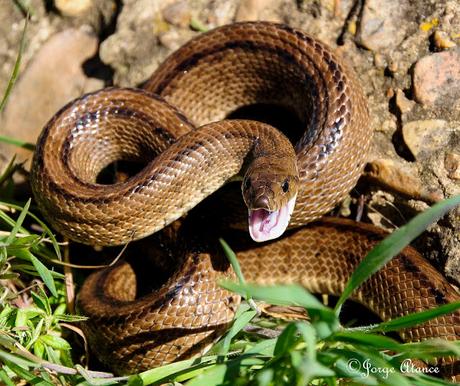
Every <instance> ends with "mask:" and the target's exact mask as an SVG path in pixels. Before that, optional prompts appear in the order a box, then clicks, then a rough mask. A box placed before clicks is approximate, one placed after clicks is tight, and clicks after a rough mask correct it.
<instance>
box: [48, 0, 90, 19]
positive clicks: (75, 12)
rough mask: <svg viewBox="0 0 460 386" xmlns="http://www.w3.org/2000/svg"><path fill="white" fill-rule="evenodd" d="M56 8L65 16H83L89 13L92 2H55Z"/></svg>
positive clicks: (63, 0) (66, 0) (85, 0)
mask: <svg viewBox="0 0 460 386" xmlns="http://www.w3.org/2000/svg"><path fill="white" fill-rule="evenodd" d="M54 6H55V7H56V9H57V10H58V11H59V12H60V13H61V14H63V15H64V16H70V17H75V16H81V15H84V14H85V13H86V12H88V11H89V10H90V9H91V8H92V6H93V2H92V0H54Z"/></svg>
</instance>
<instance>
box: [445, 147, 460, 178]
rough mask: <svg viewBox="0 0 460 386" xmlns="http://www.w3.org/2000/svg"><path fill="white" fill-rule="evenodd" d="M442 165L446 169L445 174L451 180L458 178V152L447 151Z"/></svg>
mask: <svg viewBox="0 0 460 386" xmlns="http://www.w3.org/2000/svg"><path fill="white" fill-rule="evenodd" d="M444 167H445V169H446V170H447V176H448V177H449V178H451V179H453V180H460V154H459V153H453V152H452V153H447V154H446V156H445V158H444Z"/></svg>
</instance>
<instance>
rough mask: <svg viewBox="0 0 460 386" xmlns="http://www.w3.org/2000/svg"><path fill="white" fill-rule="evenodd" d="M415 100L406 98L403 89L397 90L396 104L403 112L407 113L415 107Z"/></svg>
mask: <svg viewBox="0 0 460 386" xmlns="http://www.w3.org/2000/svg"><path fill="white" fill-rule="evenodd" d="M414 105H415V102H414V101H411V100H409V99H407V98H406V96H405V95H404V92H403V91H402V90H401V89H399V88H398V89H397V90H396V106H397V107H398V109H399V111H400V112H401V114H406V113H408V112H410V111H411V110H412V109H413V108H414Z"/></svg>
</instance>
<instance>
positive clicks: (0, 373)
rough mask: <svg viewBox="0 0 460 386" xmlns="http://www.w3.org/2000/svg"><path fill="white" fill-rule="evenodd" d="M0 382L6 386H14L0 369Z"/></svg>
mask: <svg viewBox="0 0 460 386" xmlns="http://www.w3.org/2000/svg"><path fill="white" fill-rule="evenodd" d="M0 380H1V381H3V383H4V384H5V385H6V386H15V385H14V383H13V381H12V380H11V379H10V377H9V376H8V374H7V373H6V371H5V370H3V369H0Z"/></svg>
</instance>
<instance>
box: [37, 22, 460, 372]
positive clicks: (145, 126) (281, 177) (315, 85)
mask: <svg viewBox="0 0 460 386" xmlns="http://www.w3.org/2000/svg"><path fill="white" fill-rule="evenodd" d="M164 100H165V101H166V102H168V103H166V102H165V101H164ZM257 104H259V105H272V106H273V105H276V106H282V107H283V108H285V109H287V110H289V111H291V112H292V113H293V114H295V115H296V116H297V117H298V118H299V120H300V122H301V123H302V127H303V130H302V132H299V133H295V134H293V135H292V136H294V137H295V138H296V145H295V156H294V152H293V150H292V149H291V147H290V146H289V145H288V144H286V138H285V137H284V136H283V135H281V134H277V133H278V132H277V131H275V130H273V129H272V128H271V127H270V126H268V125H265V124H262V123H260V122H257V121H248V120H223V119H224V118H226V117H227V116H229V115H231V114H232V113H233V112H235V111H238V109H241V108H242V107H244V106H250V105H257ZM172 106H174V107H172ZM186 117H187V118H186ZM210 122H212V123H210ZM202 125H205V126H203V127H200V126H202ZM195 127H200V129H198V130H195ZM370 137H371V130H370V127H369V118H368V111H367V106H366V103H365V100H364V97H363V95H362V91H361V88H360V87H359V85H358V84H357V82H356V80H355V77H354V75H353V72H352V71H351V70H350V69H349V68H348V66H347V65H346V64H345V63H344V62H343V61H342V60H340V59H339V58H338V57H337V55H336V54H334V53H333V52H332V51H331V49H330V48H328V47H327V46H326V45H325V44H323V43H321V42H319V41H317V40H316V39H314V38H312V37H310V36H308V35H306V34H304V33H303V32H301V31H298V30H296V29H293V28H290V27H287V26H284V25H277V24H272V23H267V22H258V23H240V24H232V25H229V26H224V27H220V28H217V29H215V30H213V31H210V32H208V33H205V34H201V35H200V36H198V37H197V38H195V39H193V40H191V41H190V42H188V43H187V44H186V45H184V46H183V47H181V48H180V49H179V50H178V51H176V52H175V53H173V54H172V55H171V56H170V57H169V58H167V59H166V60H165V61H164V62H163V64H162V65H161V66H160V67H159V68H158V69H157V71H156V72H155V73H154V74H153V75H152V77H151V78H150V79H149V80H148V81H147V83H146V84H145V86H144V90H139V89H138V90H133V89H116V88H111V89H106V90H102V91H99V92H96V93H93V94H88V95H85V96H83V97H82V98H80V99H77V100H76V101H74V102H72V103H70V104H69V105H67V106H65V107H64V108H63V109H62V110H61V111H59V112H58V113H57V114H56V115H55V116H54V117H53V118H52V119H51V121H50V122H49V123H48V125H47V126H46V127H45V128H44V130H43V132H42V134H41V136H40V138H39V141H38V145H37V151H36V153H35V157H34V162H33V168H32V173H31V180H32V187H33V191H34V194H35V197H36V200H37V202H38V204H39V206H40V208H41V210H42V211H43V213H44V214H45V216H46V217H47V219H48V220H49V222H50V223H51V224H52V225H53V226H54V227H55V228H56V229H57V230H59V231H60V232H61V233H62V234H64V235H66V236H68V237H69V238H71V239H73V240H76V241H79V242H83V243H86V244H92V245H120V244H123V243H126V242H128V241H130V240H133V239H139V238H142V237H144V236H146V235H149V234H152V233H154V232H156V231H158V230H160V229H162V228H164V227H165V226H166V225H168V224H170V223H172V222H173V221H174V220H176V219H178V218H179V217H181V216H182V215H183V214H185V213H186V212H188V211H189V210H191V209H192V208H193V207H194V206H196V205H197V204H198V203H199V202H200V201H201V200H203V199H204V198H205V197H207V196H208V195H210V194H211V193H213V192H214V191H216V190H217V189H218V188H219V187H221V186H222V185H224V184H225V183H226V182H227V181H229V180H230V179H232V177H234V176H235V175H237V174H238V173H239V172H240V170H241V169H242V168H243V169H244V170H248V172H247V173H249V174H246V176H245V180H244V183H243V193H244V197H245V200H246V202H249V203H248V206H249V207H250V208H251V206H252V212H250V221H251V220H252V221H254V219H256V220H257V218H258V216H259V217H260V216H262V217H260V218H262V220H261V221H262V223H263V222H264V221H265V220H266V219H267V218H268V217H267V216H269V214H270V213H274V211H276V209H277V208H280V206H283V207H286V205H287V202H288V201H289V202H291V201H290V200H291V198H292V195H294V196H295V192H294V188H295V187H296V185H297V184H298V193H297V201H296V206H295V209H294V212H293V213H292V217H291V222H290V224H291V227H292V228H296V227H298V226H300V225H303V224H305V223H307V222H309V221H312V220H314V219H317V218H319V217H321V216H322V215H323V214H324V213H326V212H327V211H329V210H330V209H332V208H333V207H334V206H335V205H336V204H337V203H338V202H340V201H341V200H342V199H343V198H344V197H345V196H346V195H347V194H348V192H349V191H350V190H351V188H352V187H353V186H354V185H355V183H356V181H357V179H358V177H359V175H360V174H361V172H362V169H363V166H364V163H365V160H366V156H367V151H368V147H369V143H370ZM160 153H161V154H160ZM158 154H160V155H158ZM155 157H156V158H155ZM256 157H259V158H258V161H255V159H256ZM290 157H296V158H295V159H296V163H294V164H291V165H289V161H288V159H290ZM116 160H134V161H140V162H144V163H147V166H145V167H144V168H143V169H142V170H141V171H140V172H139V173H137V174H136V175H134V176H133V177H131V178H129V179H127V180H126V181H124V182H118V183H115V184H112V185H101V184H98V183H96V178H97V176H98V174H99V172H100V171H101V169H103V168H104V167H105V166H107V165H108V164H110V163H111V162H113V161H116ZM251 161H253V162H255V163H256V164H257V163H259V166H261V167H262V172H260V171H253V170H252V166H250V165H249V166H248V164H250V162H251ZM280 163H281V166H280ZM285 165H287V166H285ZM296 168H297V169H298V173H299V174H298V176H297V174H296V172H297V170H295V169H296ZM252 172H254V174H250V173H252ZM269 177H270V178H272V179H273V180H274V182H267V181H266V178H269ZM291 190H292V192H291ZM283 194H284V195H283ZM288 194H290V196H288ZM280 197H281V198H280ZM286 210H287V211H288V210H289V209H286ZM208 211H209V212H211V210H209V209H208ZM213 211H214V212H215V211H216V210H215V209H213ZM218 211H219V210H217V212H218ZM258 211H259V212H258ZM260 211H261V212H260ZM264 211H265V212H264ZM280 211H281V209H280ZM251 213H252V214H251ZM267 213H268V214H267ZM280 213H281V212H280ZM251 216H252V217H251ZM192 218H193V216H192ZM260 218H259V220H260ZM272 220H273V221H274V222H278V221H279V222H282V216H281V215H279V216H278V217H276V218H274V219H269V220H266V221H267V222H271V221H272ZM197 221H198V220H197ZM197 224H198V223H197ZM190 228H191V229H192V232H190V231H188V232H187V231H184V230H183V229H190ZM198 228H199V227H198V226H197V225H194V223H193V221H191V220H189V218H187V219H186V220H185V224H184V225H182V227H181V229H180V230H179V231H178V234H179V236H178V237H183V239H181V240H182V241H181V242H180V243H177V244H180V248H179V252H178V254H179V257H177V258H175V259H176V260H177V261H178V263H177V264H178V265H177V268H174V269H172V273H171V277H170V278H169V279H168V280H167V281H166V283H165V284H164V285H162V286H161V288H157V289H155V290H154V291H153V292H151V293H149V294H146V295H144V296H139V294H137V293H136V279H135V276H134V275H133V273H134V270H133V268H132V266H131V265H130V264H128V263H120V264H118V265H117V266H115V267H114V268H112V269H109V270H105V271H101V272H96V273H94V274H92V275H91V276H90V277H89V278H88V279H87V281H86V282H85V284H84V286H83V288H82V290H81V292H80V295H79V298H80V301H79V305H80V308H81V311H82V313H83V314H85V315H88V316H89V317H90V320H89V321H88V323H86V326H85V331H86V332H87V334H88V337H89V339H90V341H91V344H92V347H93V350H94V351H95V352H96V354H97V355H98V357H99V359H100V360H101V361H102V362H104V363H106V364H108V365H109V366H110V367H112V368H113V369H114V370H115V371H117V372H119V373H126V372H133V371H140V370H143V369H147V368H151V367H153V366H158V365H160V364H162V363H168V362H171V361H174V360H177V359H182V358H185V357H187V356H190V355H192V354H196V353H199V352H201V351H202V350H203V349H204V347H205V346H207V345H209V344H210V343H212V342H213V341H214V340H215V338H216V336H218V335H219V334H221V333H222V332H223V331H224V330H225V329H226V328H227V327H228V325H229V323H230V322H231V320H232V318H233V315H234V312H235V309H236V307H237V305H238V304H239V301H240V299H239V297H238V296H235V295H234V294H231V293H229V292H227V291H225V290H223V289H222V288H220V287H219V286H218V285H217V284H216V279H218V278H222V277H226V276H228V275H230V274H231V269H230V267H229V265H228V263H227V261H226V260H225V258H223V257H222V254H221V252H220V251H219V249H218V248H217V247H216V246H215V244H214V241H213V240H215V239H216V238H217V236H219V235H220V233H219V231H218V230H217V228H216V229H213V230H212V231H211V230H210V229H209V228H207V230H203V229H202V228H200V229H198ZM204 228H205V227H204ZM205 229H206V228H205ZM254 229H255V228H253V230H252V233H251V234H252V235H253V237H254V234H253V233H254V232H255V231H254ZM260 229H262V228H260ZM171 232H172V231H171ZM263 232H264V230H262V233H263ZM166 233H167V232H166ZM173 233H174V232H173ZM182 235H187V236H182ZM214 236H215V237H214ZM162 237H164V238H165V240H169V239H168V238H167V237H166V236H158V238H162ZM225 237H226V238H228V240H229V241H230V245H232V247H234V248H235V249H236V251H237V253H238V258H239V260H240V264H241V265H242V268H243V272H244V274H245V277H246V279H247V280H249V281H253V282H257V283H275V282H276V283H278V282H300V283H301V284H303V285H304V286H305V287H306V288H307V289H309V290H311V291H314V292H319V293H330V294H340V292H341V291H342V290H343V288H344V285H345V283H346V281H347V279H348V277H349V276H350V274H351V272H352V271H353V269H354V267H355V266H356V265H357V263H358V262H359V260H360V259H361V258H362V257H363V255H365V253H366V252H367V251H368V250H369V249H370V248H371V247H372V245H374V244H375V243H376V241H377V240H379V239H380V238H381V237H382V231H379V230H378V229H376V228H375V227H371V226H368V225H359V224H356V223H352V222H350V221H344V220H342V221H339V220H325V221H324V222H322V223H319V224H316V225H312V224H310V225H308V226H306V227H303V228H296V229H293V230H289V231H288V232H287V235H286V236H285V237H283V238H282V239H281V240H279V241H276V242H270V243H265V244H263V245H256V244H255V243H254V242H252V241H250V240H249V239H248V237H241V236H239V237H238V238H237V239H238V240H236V239H235V240H234V242H232V237H233V236H232V234H229V235H228V236H227V235H226V236H225ZM163 242H165V244H163V247H162V248H160V249H161V251H159V253H160V254H164V255H165V256H166V257H170V256H169V255H170V253H169V241H163ZM171 248H172V247H171ZM306 251H308V255H307V254H306ZM344 251H345V252H344ZM166 257H165V258H166ZM354 299H355V300H357V301H360V302H362V303H364V304H365V305H367V306H368V307H369V308H371V309H372V310H373V311H374V312H376V313H377V314H378V315H379V316H380V317H381V318H383V319H390V318H393V317H395V316H398V315H403V314H406V313H410V312H414V311H420V310H423V309H428V308H431V307H434V306H436V305H438V304H444V303H448V302H451V301H454V300H458V299H459V296H458V295H457V294H456V292H455V290H454V289H453V288H452V287H451V286H450V285H449V284H448V283H447V282H446V281H445V279H444V278H443V277H442V276H441V275H440V274H439V273H437V272H436V271H435V270H434V269H433V268H432V267H431V266H430V265H429V264H428V263H427V262H426V261H425V260H423V258H422V257H421V256H420V255H418V254H417V253H416V252H415V251H414V250H413V249H411V248H406V249H405V250H404V252H403V253H402V254H401V255H399V256H398V257H396V258H395V259H393V260H392V261H391V262H390V263H389V264H388V265H387V266H386V267H385V268H384V269H383V270H381V271H380V272H379V273H377V274H376V275H374V276H373V277H372V278H371V279H370V280H369V281H368V282H366V283H365V284H364V285H363V286H362V287H361V288H360V290H359V291H357V292H356V293H355V294H354ZM402 335H403V338H404V339H409V340H420V339H426V338H430V337H436V336H439V337H444V338H445V339H449V340H456V339H458V338H459V336H460V313H459V312H457V313H454V314H451V315H447V316H444V317H440V318H438V319H435V320H434V321H432V322H430V323H428V324H425V325H422V326H418V327H416V328H412V329H410V330H406V331H404V332H403V334H402Z"/></svg>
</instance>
